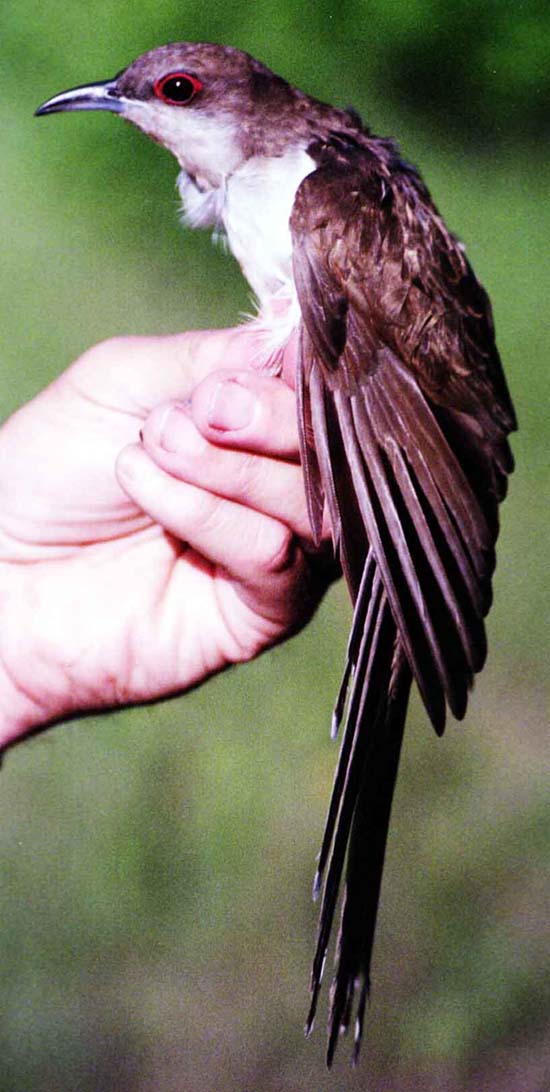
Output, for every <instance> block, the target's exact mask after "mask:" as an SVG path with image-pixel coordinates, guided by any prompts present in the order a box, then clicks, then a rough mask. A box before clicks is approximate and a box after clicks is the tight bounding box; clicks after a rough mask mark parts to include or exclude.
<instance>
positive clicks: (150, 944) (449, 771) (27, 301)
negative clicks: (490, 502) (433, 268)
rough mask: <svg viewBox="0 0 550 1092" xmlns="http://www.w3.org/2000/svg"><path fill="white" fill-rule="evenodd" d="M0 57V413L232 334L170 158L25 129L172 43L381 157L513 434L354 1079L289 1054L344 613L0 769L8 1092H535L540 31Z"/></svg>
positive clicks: (336, 12) (490, 17)
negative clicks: (384, 152) (242, 71)
mask: <svg viewBox="0 0 550 1092" xmlns="http://www.w3.org/2000/svg"><path fill="white" fill-rule="evenodd" d="M2 30H3V34H2V44H1V47H0V66H1V73H0V74H1V77H2V94H1V98H0V113H1V132H2V154H1V159H0V164H1V165H0V171H1V172H2V174H3V184H2V192H3V195H4V196H3V201H2V215H3V230H2V237H3V240H4V244H3V261H2V264H1V269H0V277H1V281H2V283H1V299H2V333H3V337H2V343H3V351H2V359H1V363H0V367H1V369H2V373H1V381H2V382H1V394H2V412H3V414H4V415H6V414H8V413H9V412H10V411H11V410H12V409H13V408H15V406H17V405H18V404H19V403H20V402H21V401H22V400H24V399H26V398H28V397H29V396H31V395H32V394H33V393H34V392H35V391H36V390H38V389H39V388H40V387H41V386H42V385H44V384H45V383H46V382H47V381H48V380H49V379H51V378H52V377H53V376H54V375H56V374H57V373H58V372H59V371H60V370H61V369H62V368H64V367H65V366H66V365H67V364H68V363H69V362H70V361H71V360H72V359H73V358H74V357H75V356H77V355H78V354H79V353H80V352H81V351H82V350H83V349H85V348H86V347H87V346H88V345H90V344H92V343H94V342H96V341H98V340H100V339H101V338H105V337H108V336H110V335H112V334H117V333H126V332H132V333H149V332H170V331H175V330H179V329H183V328H186V327H195V326H203V325H221V324H224V323H231V322H232V321H234V320H235V318H236V316H237V315H238V314H239V312H240V311H242V310H246V309H247V307H248V291H247V287H246V285H245V284H244V283H243V281H242V279H241V277H240V274H239V272H238V270H237V268H236V267H235V265H234V263H233V262H232V261H231V260H230V259H228V258H225V257H224V256H223V254H222V253H221V252H220V251H219V250H216V249H215V248H213V247H212V246H211V244H210V241H209V239H208V238H207V236H206V235H200V234H198V233H196V234H195V235H191V234H185V235H184V234H183V233H182V231H181V229H180V228H179V226H178V223H177V215H176V211H177V202H176V195H175V190H174V180H175V164H174V163H173V161H172V160H171V159H170V158H169V157H168V155H167V154H166V153H165V152H163V151H162V150H161V149H159V148H158V147H156V146H154V145H153V144H151V143H150V142H148V141H147V140H145V139H144V138H143V137H142V136H141V135H140V134H138V133H137V132H136V131H135V130H133V129H131V128H130V127H129V126H124V125H121V124H120V122H119V121H118V120H117V119H116V118H113V117H109V116H106V115H100V114H97V115H93V114H92V115H76V116H72V117H61V118H55V119H53V120H48V121H46V122H44V121H40V122H38V121H34V120H33V118H32V112H33V109H34V108H35V106H36V105H37V104H38V103H40V102H41V101H43V100H44V99H45V98H46V97H48V96H49V95H51V94H53V93H55V92H57V91H60V90H62V89H64V88H66V87H70V86H72V85H74V84H77V83H82V82H88V81H93V80H94V79H101V78H106V77H107V76H110V75H112V74H114V73H115V72H117V71H118V70H119V69H120V68H122V67H123V66H124V65H126V64H127V63H128V62H129V61H130V60H132V59H133V58H134V56H136V55H137V54H139V53H141V52H143V51H144V50H145V49H149V48H151V47H153V46H155V45H159V44H161V43H163V42H165V41H171V40H172V41H173V40H178V39H185V38H191V39H197V40H200V39H206V40H213V41H222V42H226V43H229V44H232V45H236V46H239V47H241V48H244V49H247V50H249V51H250V52H252V53H254V54H256V55H258V56H259V57H261V58H262V59H263V60H264V61H265V62H266V63H268V64H270V65H271V66H272V67H273V68H275V69H276V70H278V71H280V72H281V73H282V74H283V75H285V76H286V77H288V78H289V79H290V80H292V81H293V82H295V83H297V84H299V85H300V86H302V87H303V88H304V89H305V90H309V91H310V92H312V93H313V94H316V95H317V96H318V97H320V98H326V99H328V100H331V101H334V102H337V103H339V104H341V105H348V104H349V103H353V104H354V105H355V106H356V107H357V108H358V109H360V110H361V111H362V112H363V114H364V116H365V118H366V119H367V120H368V121H369V123H370V124H371V125H372V127H373V128H374V129H375V130H376V131H381V132H384V133H392V134H394V135H397V136H398V137H399V139H400V141H401V143H402V145H403V147H404V149H405V152H406V154H407V155H408V157H409V158H411V159H413V160H414V161H415V162H417V163H419V165H420V166H421V168H422V170H423V173H424V174H425V177H426V178H427V180H428V183H429V185H430V187H431V189H432V191H433V193H434V195H435V198H436V200H437V202H438V204H439V205H440V207H441V209H442V211H443V212H444V214H445V215H446V218H447V220H448V222H449V223H450V225H451V226H452V227H453V228H454V229H455V230H456V231H457V232H458V233H459V234H460V235H461V236H462V237H463V238H464V240H465V241H466V243H467V246H468V251H469V254H470V256H471V258H472V260H473V263H474V266H475V268H476V270H477V272H478V273H479V275H480V276H481V278H482V280H483V281H484V282H485V284H486V286H487V288H488V289H489V291H490V293H491V296H492V298H493V301H494V307H495V316H496V323H497V331H498V335H499V344H500V347H501V351H502V355H503V359H504V362H505V366H506V371H507V375H508V378H509V382H510V386H511V390H512V394H513V396H514V399H515V401H516V405H517V409H518V415H519V420H520V425H521V429H520V432H519V434H518V436H517V438H515V440H514V448H515V452H516V455H517V463H518V468H517V471H516V473H515V474H514V477H513V480H512V483H511V493H510V497H509V499H508V500H507V502H506V504H505V506H504V509H503V528H502V536H501V541H500V543H499V546H500V550H499V565H498V570H497V577H496V595H495V606H494V609H493V611H492V614H491V616H490V619H489V638H490V657H489V662H488V665H487V667H486V669H485V671H484V673H483V675H482V677H481V678H480V679H479V680H478V683H477V687H476V690H475V693H474V695H473V698H472V701H471V705H470V709H469V713H468V717H467V719H466V721H465V723H464V724H463V725H460V726H457V725H455V724H451V725H450V726H449V729H448V732H447V734H446V736H445V737H444V739H443V740H442V741H438V740H436V739H435V737H434V736H433V733H432V732H431V731H430V729H429V727H428V725H427V722H426V717H425V715H424V714H423V712H422V710H421V709H420V707H419V705H418V702H416V703H415V705H414V707H413V710H412V714H411V716H410V723H409V729H408V733H407V742H406V747H405V754H404V759H403V765H402V772H401V778H400V782H399V787H398V791H397V796H396V802H395V808H394V816H393V827H392V837H391V843H390V847H389V853H388V860H387V868H386V877H385V884H384V890H383V901H382V912H381V918H380V926H379V931H378V942H377V946H376V952H375V965H374V991H373V998H372V1004H371V1009H370V1016H369V1020H368V1030H367V1036H366V1043H365V1050H364V1057H363V1062H362V1065H361V1067H360V1068H359V1070H357V1071H356V1072H355V1073H352V1072H351V1071H349V1070H348V1062H347V1053H348V1051H347V1049H346V1046H345V1044H343V1049H342V1050H341V1052H340V1053H341V1057H340V1058H339V1059H338V1062H337V1067H336V1072H335V1073H334V1074H333V1075H332V1076H328V1075H327V1074H326V1073H325V1070H324V1066H323V1054H324V1034H323V1026H322V1025H323V1022H324V1018H323V1016H321V1018H320V1020H319V1021H318V1028H317V1030H316V1033H315V1035H314V1037H313V1040H312V1041H310V1042H305V1041H304V1039H303V1037H302V1034H301V1027H302V1024H303V1020H304V1016H305V1012H306V1007H307V980H308V972H309V960H310V957H311V954H312V949H313V938H314V929H315V920H316V911H315V909H314V908H313V906H312V904H311V901H310V884H311V879H312V874H313V870H314V860H315V854H316V851H317V848H318V843H319V838H320V835H321V831H322V826H323V818H324V811H325V807H326V804H327V800H328V794H329V789H330V784H331V778H332V770H333V767H334V763H335V758H336V751H335V748H334V746H333V745H331V744H330V743H329V741H328V725H329V716H330V709H331V703H332V700H333V697H334V694H335V690H336V686H337V683H338V678H339V673H340V668H341V662H342V657H343V652H344V647H345V639H346V631H347V626H348V623H349V610H348V606H347V602H346V596H345V594H344V592H343V589H342V588H341V587H340V588H336V589H334V591H333V592H332V593H331V595H330V596H329V598H328V601H327V602H326V604H325V605H324V607H323V609H322V610H321V611H320V612H319V615H318V616H317V618H316V619H315V620H314V622H313V624H312V625H311V626H310V627H309V629H308V630H307V632H305V633H304V634H302V635H301V636H300V637H298V638H296V639H294V640H293V641H292V642H290V643H289V644H288V645H286V646H285V647H282V648H279V649H276V650H275V651H272V652H270V653H269V654H268V655H266V656H265V657H263V659H261V660H260V661H259V662H257V663H256V664H253V665H249V666H245V667H243V668H242V669H238V670H235V671H233V672H230V673H229V674H227V675H225V676H224V677H223V678H220V679H217V680H214V681H213V682H209V683H208V684H207V685H206V686H205V687H204V688H203V689H202V690H199V691H198V692H197V693H194V694H192V695H190V696H187V697H183V698H181V699H178V700H172V701H169V702H166V703H164V704H162V705H161V706H158V707H156V708H148V709H143V710H131V711H125V712H122V713H119V714H116V715H113V716H108V717H107V716H105V717H97V718H89V719H86V720H84V721H81V722H79V723H78V724H77V723H75V724H73V725H69V726H67V727H63V728H58V729H56V731H55V732H52V733H51V734H50V735H49V736H46V737H44V738H41V739H38V740H36V741H34V742H32V743H29V744H27V745H26V746H23V747H21V748H19V749H18V750H16V751H15V752H14V753H13V754H10V756H9V758H8V760H7V762H6V764H5V767H4V769H3V771H2V775H1V792H0V810H1V815H0V839H1V869H2V884H1V926H0V968H1V970H0V1008H1V1025H0V1090H1V1092H69V1090H70V1092H74V1090H77V1092H202V1090H205V1092H206V1090H208V1092H210V1090H212V1089H223V1090H224V1092H298V1090H315V1092H317V1090H319V1092H323V1090H328V1089H335V1088H338V1089H340V1088H344V1087H345V1088H348V1087H349V1088H350V1089H360V1088H361V1089H368V1090H369V1092H398V1090H399V1092H413V1090H417V1089H418V1090H419V1092H420V1090H422V1092H432V1090H434V1092H435V1090H438V1092H441V1090H443V1092H543V1090H546V1089H548V1088H549V1087H550V1077H549V1073H548V1047H549V1046H550V1044H549V1041H548V1037H547V1036H548V1032H547V1017H548V1004H547V1001H548V995H547V994H546V995H545V988H546V986H547V983H548V975H547V974H546V975H545V968H544V964H545V960H546V954H547V951H548V926H547V920H546V918H547V906H548V904H547V902H546V901H545V890H544V889H545V884H544V879H545V845H544V842H545V837H544V834H545V830H544V812H545V793H544V787H545V785H544V777H543V762H542V754H543V739H544V734H545V732H544V730H545V727H546V724H547V721H548V709H549V708H550V696H549V686H548V677H549V669H548V647H549V644H550V630H549V623H548V611H549V603H548V596H547V575H546V573H547V569H548V564H547V562H548V550H549V542H548V523H549V521H548V497H549V492H548V487H549V477H550V475H549V461H550V456H549V454H548V452H549V442H550V415H549V412H548V405H547V387H548V380H547V359H548V332H549V331H548V327H549V317H548V316H549V313H550V304H549V300H550V262H549V249H550V244H549V229H550V173H549V171H548V153H549V142H548V131H547V129H545V121H547V118H548V106H549V73H550V64H549V57H550V13H549V8H548V5H547V3H546V2H544V3H543V2H542V0H540V2H537V0H524V2H523V3H521V4H520V3H513V2H509V3H508V2H506V0H487V2H485V3H475V2H466V0H456V2H455V3H454V4H449V3H448V2H446V0H372V2H370V3H369V2H366V0H341V2H340V3H339V4H338V6H337V9H335V8H334V7H333V5H328V4H324V3H311V0H307V2H305V3H292V2H291V0H279V2H278V3H277V4H276V5H275V4H273V3H267V2H265V0H257V2H256V3H255V4H253V5H250V4H248V3H244V2H242V0H241V2H236V3H230V2H229V3H223V4H222V3H219V0H211V3H210V4H205V3H198V2H197V0H188V3H186V4H185V5H184V4H177V3H175V2H174V0H154V2H153V0H140V3H139V4H135V3H134V4H129V3H124V2H118V3H115V2H114V0H96V2H95V3H93V4H89V3H82V2H78V0H73V3H72V4H68V3H66V2H61V0H44V2H43V3H42V4H41V5H39V6H38V5H36V4H34V3H32V2H31V0H19V2H18V3H17V4H10V5H7V4H5V5H4V7H3V12H2ZM335 650H336V651H335ZM546 860H547V856H546ZM323 1013H324V1010H323ZM545 1047H546V1050H545ZM545 1058H546V1069H545Z"/></svg>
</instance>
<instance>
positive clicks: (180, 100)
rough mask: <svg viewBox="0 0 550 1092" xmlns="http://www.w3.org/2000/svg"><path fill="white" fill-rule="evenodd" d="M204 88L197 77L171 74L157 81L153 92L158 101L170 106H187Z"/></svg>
mask: <svg viewBox="0 0 550 1092" xmlns="http://www.w3.org/2000/svg"><path fill="white" fill-rule="evenodd" d="M202 87H203V85H202V83H201V81H200V80H198V79H197V77H196V76H190V75H189V73H188V72H169V73H168V75H167V76H161V77H160V79H158V80H156V82H155V84H154V85H153V91H154V94H155V95H156V97H157V99H160V100H161V102H167V103H169V104H170V106H187V103H188V102H191V99H194V98H195V95H196V94H198V92H199V91H202Z"/></svg>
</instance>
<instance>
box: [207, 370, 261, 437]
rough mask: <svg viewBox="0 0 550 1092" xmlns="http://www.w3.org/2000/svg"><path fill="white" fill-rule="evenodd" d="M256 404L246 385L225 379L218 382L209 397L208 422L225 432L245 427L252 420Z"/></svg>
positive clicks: (212, 426)
mask: <svg viewBox="0 0 550 1092" xmlns="http://www.w3.org/2000/svg"><path fill="white" fill-rule="evenodd" d="M256 405H257V399H256V397H255V395H253V394H252V392H251V391H249V390H248V388H247V387H241V385H240V383H236V382H235V380H233V379H226V380H225V382H223V383H218V385H217V387H216V388H215V390H214V393H213V395H212V398H211V399H210V406H209V407H208V424H209V425H210V427H211V428H219V429H220V430H223V431H226V432H229V431H234V430H236V429H239V428H245V427H246V425H249V424H250V422H251V421H252V418H253V416H254V412H255V409H256Z"/></svg>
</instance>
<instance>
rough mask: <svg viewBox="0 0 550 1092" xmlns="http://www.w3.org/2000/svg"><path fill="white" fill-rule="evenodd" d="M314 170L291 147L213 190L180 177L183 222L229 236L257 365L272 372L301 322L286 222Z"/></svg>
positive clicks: (241, 170)
mask: <svg viewBox="0 0 550 1092" xmlns="http://www.w3.org/2000/svg"><path fill="white" fill-rule="evenodd" d="M315 168H316V164H315V161H314V160H313V159H311V157H310V156H309V155H308V154H307V152H305V151H304V150H303V149H302V148H295V149H293V150H291V151H289V152H287V153H286V154H285V155H284V156H279V157H277V158H267V157H259V156H256V157H254V158H251V159H248V160H247V161H246V162H245V163H244V165H243V166H241V167H237V169H236V170H234V171H233V172H232V173H228V174H227V175H226V176H225V177H223V178H222V179H221V180H220V183H219V185H217V186H215V187H213V188H211V187H206V188H203V187H202V186H200V185H199V184H198V183H197V180H196V178H195V177H194V176H192V175H189V174H187V173H186V172H185V171H182V172H181V174H180V175H179V178H178V189H179V191H180V195H181V199H182V212H183V219H184V222H185V223H187V224H189V226H191V227H213V228H214V231H215V232H217V231H220V230H222V231H224V232H225V234H226V235H227V240H228V243H229V247H230V249H231V251H232V253H233V254H234V256H235V258H236V259H237V261H238V262H239V265H240V267H241V269H242V271H243V273H244V275H245V277H246V279H247V281H248V283H249V285H250V287H251V288H252V290H253V292H254V295H255V297H256V300H257V303H258V310H259V314H258V316H257V318H255V319H254V325H255V328H256V331H257V335H258V351H257V354H256V355H257V360H256V364H257V365H258V366H259V367H262V368H263V369H264V368H265V369H268V370H269V371H273V372H276V371H278V370H279V368H280V364H281V359H282V357H281V353H282V350H283V349H284V347H285V345H286V344H287V343H288V342H289V340H290V338H291V337H292V334H293V333H294V331H295V330H296V328H297V327H298V324H299V321H300V307H299V304H298V299H297V296H296V289H295V286H294V277H293V274H292V238H291V235H290V226H289V220H290V214H291V212H292V206H293V204H294V198H295V196H296V190H297V189H298V186H299V185H300V183H301V182H302V181H303V179H304V178H305V177H306V175H308V174H311V172H312V171H314V170H315Z"/></svg>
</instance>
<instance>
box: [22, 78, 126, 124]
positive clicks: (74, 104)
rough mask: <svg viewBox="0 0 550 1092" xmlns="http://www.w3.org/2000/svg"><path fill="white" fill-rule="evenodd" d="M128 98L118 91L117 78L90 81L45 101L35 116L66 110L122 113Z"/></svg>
mask: <svg viewBox="0 0 550 1092" xmlns="http://www.w3.org/2000/svg"><path fill="white" fill-rule="evenodd" d="M126 102H127V100H126V99H124V98H123V97H122V96H121V95H119V94H118V93H117V90H116V82H115V80H105V81H104V82H103V83H90V84H87V85H86V86H85V87H73V88H71V90H70V91H62V92H61V94H60V95H54V97H53V98H52V99H48V100H47V102H43V103H42V106H39V107H38V110H35V112H34V115H35V117H41V116H42V114H59V113H62V112H63V111H65V110H112V111H113V113H115V114H120V113H121V112H122V110H124V106H125V104H126Z"/></svg>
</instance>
